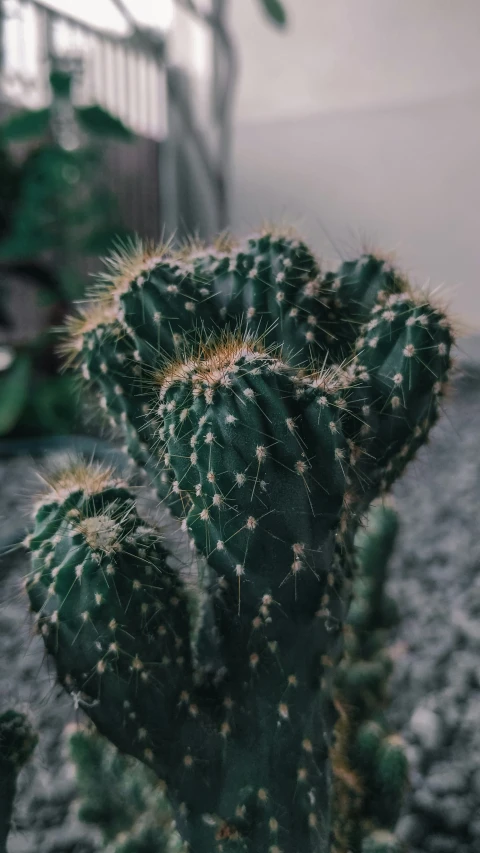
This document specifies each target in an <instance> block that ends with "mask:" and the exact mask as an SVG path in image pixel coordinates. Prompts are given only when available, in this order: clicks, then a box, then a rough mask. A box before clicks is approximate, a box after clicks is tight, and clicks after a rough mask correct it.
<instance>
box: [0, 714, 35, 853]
mask: <svg viewBox="0 0 480 853" xmlns="http://www.w3.org/2000/svg"><path fill="white" fill-rule="evenodd" d="M37 740H38V738H37V735H36V733H35V732H34V731H33V729H32V727H31V725H30V723H29V721H28V719H27V717H26V716H25V714H21V713H19V712H18V711H14V710H8V711H4V712H3V713H2V714H0V853H6V850H7V837H8V833H9V831H10V826H11V822H12V810H13V803H14V799H15V792H16V788H17V776H18V774H19V772H20V770H21V769H22V767H23V765H24V764H26V763H27V761H28V760H29V758H30V757H31V755H32V753H33V751H34V749H35V747H36V745H37Z"/></svg>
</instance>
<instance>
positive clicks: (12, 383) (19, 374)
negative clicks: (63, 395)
mask: <svg viewBox="0 0 480 853" xmlns="http://www.w3.org/2000/svg"><path fill="white" fill-rule="evenodd" d="M31 372H32V362H31V360H30V358H29V357H28V356H27V355H19V356H17V358H16V359H15V361H14V362H13V365H12V367H11V368H10V369H9V370H7V371H6V372H5V373H3V374H2V373H0V435H6V434H7V433H9V432H10V430H11V429H13V427H14V426H15V424H16V423H17V421H18V419H19V417H20V415H21V414H22V410H23V407H24V406H25V403H26V402H27V400H28V392H29V386H30V375H31Z"/></svg>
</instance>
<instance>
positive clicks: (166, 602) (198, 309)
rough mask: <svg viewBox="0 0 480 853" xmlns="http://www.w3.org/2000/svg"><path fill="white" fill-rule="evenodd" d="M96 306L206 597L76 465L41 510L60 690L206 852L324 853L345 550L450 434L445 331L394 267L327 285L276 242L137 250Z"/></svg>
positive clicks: (131, 501)
mask: <svg viewBox="0 0 480 853" xmlns="http://www.w3.org/2000/svg"><path fill="white" fill-rule="evenodd" d="M93 297H94V302H93V305H92V306H91V307H89V308H86V309H85V310H84V311H83V312H82V316H81V317H80V319H78V320H75V321H72V323H71V325H70V339H69V341H68V342H67V344H66V347H65V348H66V349H67V351H68V355H69V358H70V360H71V362H72V363H73V364H75V365H76V366H77V368H79V369H80V371H81V372H82V373H83V376H84V377H85V378H86V379H87V380H88V379H90V380H91V381H92V383H93V385H94V388H95V389H96V391H97V393H99V396H100V404H101V406H102V407H103V408H104V409H106V410H107V411H108V412H109V413H110V416H111V417H112V419H113V422H114V423H115V424H118V425H119V426H120V427H121V429H122V430H123V433H124V435H125V441H126V446H127V449H128V451H129V452H130V454H131V455H132V458H133V459H134V461H136V462H137V463H138V464H140V465H142V466H143V467H144V468H145V469H146V471H147V473H149V474H150V475H151V478H152V482H153V483H154V485H155V487H156V489H157V492H158V493H159V495H160V496H161V497H162V498H164V500H165V503H166V505H168V506H169V508H170V509H171V510H172V512H173V513H174V514H175V515H176V516H177V517H179V518H180V519H181V520H182V527H183V530H184V532H185V535H186V536H188V537H189V538H190V540H191V543H192V546H193V548H194V550H195V551H196V553H197V554H198V555H199V557H201V558H202V559H203V560H205V561H206V562H207V564H208V588H207V591H206V599H204V604H205V602H206V606H203V605H202V606H200V607H199V606H198V602H197V604H195V605H194V603H193V602H192V600H191V598H190V597H189V594H188V593H187V589H186V587H185V584H184V582H183V580H182V577H181V574H180V573H179V572H178V571H177V570H176V569H173V568H172V567H171V562H170V560H169V553H168V551H167V549H166V547H165V545H164V544H162V536H161V533H160V532H159V531H158V530H156V529H155V528H154V527H153V526H152V525H150V524H148V523H146V522H145V521H143V520H142V519H141V518H140V516H139V515H138V512H137V509H136V506H135V498H134V493H133V492H132V491H131V489H129V487H128V484H126V483H124V482H122V481H120V480H119V479H118V477H116V475H115V474H114V472H113V471H110V470H101V469H98V468H96V467H95V466H92V465H87V466H82V465H80V464H73V465H72V466H71V467H70V468H69V469H66V470H65V471H63V472H61V473H60V474H58V475H56V476H55V477H53V479H52V480H51V482H50V484H49V485H48V487H47V488H46V491H45V493H44V494H43V496H42V497H41V498H40V499H39V502H38V503H37V505H36V510H35V530H34V533H33V535H32V537H31V541H30V547H31V549H32V551H33V570H32V574H31V576H30V577H29V579H28V582H27V590H28V594H29V597H30V601H31V605H32V608H33V610H34V611H36V612H37V614H38V625H39V630H40V632H41V634H42V636H43V638H44V641H45V643H46V646H47V649H48V650H49V651H50V653H51V654H52V655H53V656H54V658H55V660H56V664H57V671H58V676H59V679H60V681H61V682H62V683H63V684H64V686H65V687H66V689H67V690H69V691H70V692H71V693H73V694H74V696H75V697H76V701H78V702H79V703H80V705H81V707H82V708H83V709H84V710H85V711H86V713H87V714H88V715H89V716H90V717H91V719H92V720H93V722H94V723H95V724H96V726H97V727H98V729H99V731H100V732H102V733H103V734H104V735H105V736H106V737H107V738H108V739H109V740H110V741H111V742H112V743H113V744H115V745H116V746H117V747H118V748H119V749H120V750H122V751H123V752H125V753H127V754H129V755H132V756H135V757H136V758H138V759H140V760H141V761H143V762H144V763H145V764H147V765H148V766H149V767H150V768H151V769H152V770H153V771H154V772H155V773H156V774H157V776H158V777H159V778H160V779H161V780H163V782H164V784H165V790H166V793H167V796H168V798H169V801H170V803H171V805H172V807H173V810H174V814H175V821H176V826H177V828H178V830H179V832H180V834H181V836H182V838H183V840H184V842H185V844H186V849H188V850H189V851H191V853H207V851H208V853H214V852H215V851H218V853H230V851H232V853H233V851H235V853H265V851H268V853H326V851H329V850H330V849H331V846H332V844H333V843H335V838H334V826H335V809H337V807H338V804H337V803H335V800H333V804H332V796H333V795H334V791H332V770H331V764H330V759H329V752H330V749H331V747H332V743H333V731H334V726H335V723H336V722H337V720H338V718H339V716H340V720H339V725H340V724H341V718H342V713H343V709H342V706H341V703H339V702H338V701H336V700H335V702H334V688H333V683H334V678H335V673H336V672H338V671H339V669H338V667H339V663H340V660H341V657H342V653H343V646H344V631H343V625H344V622H345V618H346V615H347V612H348V607H349V604H350V600H351V596H352V584H353V583H354V577H355V569H354V559H353V553H354V547H353V542H354V537H355V533H356V530H357V528H358V525H359V523H360V522H361V520H362V518H363V516H364V513H365V511H366V510H367V508H368V506H369V504H370V502H371V501H372V499H373V498H375V497H377V496H378V495H380V494H382V493H383V492H384V491H385V490H386V489H388V488H389V486H390V485H391V483H392V482H393V481H394V479H395V478H396V477H397V476H398V475H399V474H400V473H401V471H402V470H403V467H404V465H405V464H406V462H407V461H408V460H409V459H410V458H411V457H412V456H413V455H414V453H415V451H416V449H417V448H418V447H419V446H420V444H422V443H423V442H424V441H425V440H426V438H427V435H428V431H429V429H430V427H431V425H432V424H433V423H434V421H435V419H436V417H437V412H438V398H439V397H440V396H441V394H442V390H443V384H444V382H445V380H446V378H447V373H448V369H449V365H450V356H449V353H450V347H451V344H452V341H453V337H452V332H451V329H450V327H449V325H448V322H447V320H446V319H445V316H444V315H443V314H442V312H441V311H439V310H436V309H434V308H433V307H431V306H429V305H428V304H425V303H424V302H423V300H422V299H421V298H420V297H418V296H417V295H415V293H413V292H412V290H411V289H410V287H409V286H408V283H407V282H406V281H405V280H404V279H403V278H402V277H401V276H400V275H399V274H398V273H396V272H395V270H394V269H393V268H392V267H391V265H389V264H388V263H387V262H386V261H384V260H381V259H377V258H376V257H374V256H364V257H362V258H361V259H359V260H358V261H355V262H348V263H344V264H343V265H342V266H341V267H340V269H339V270H338V271H337V272H326V273H324V274H323V273H322V272H321V269H320V264H319V262H318V261H317V260H316V258H315V256H314V255H313V254H312V253H311V252H310V250H309V249H308V247H307V246H306V245H305V244H304V243H303V242H302V241H301V240H299V239H298V238H297V237H296V236H295V235H293V234H292V233H290V232H288V231H287V232H281V231H278V230H270V231H269V230H264V231H262V232H261V233H260V234H258V235H256V236H254V237H251V238H249V239H248V240H246V241H245V242H243V243H241V244H239V243H236V242H235V241H234V240H233V239H231V238H229V237H228V236H226V235H223V236H222V237H221V238H219V240H218V241H217V243H216V244H215V245H213V246H212V247H206V246H200V245H198V244H196V243H195V244H191V245H190V246H189V247H186V248H185V249H183V250H182V251H181V252H179V253H175V252H174V251H173V250H172V249H171V248H170V247H163V248H161V249H152V250H151V251H143V250H142V249H141V247H140V248H138V249H137V250H136V251H135V252H134V254H133V255H132V256H131V257H127V256H125V257H117V258H116V259H114V261H113V262H112V264H111V266H110V270H109V273H108V275H107V276H106V277H105V278H104V280H103V281H102V282H101V283H100V284H99V285H98V287H97V289H96V291H95V292H94V294H93ZM367 586H368V584H367ZM369 589H370V588H369ZM364 605H365V602H364V601H363V602H362V603H361V604H360V605H359V607H360V608H361V607H362V606H364ZM387 610H388V608H387ZM194 612H195V614H196V615H195V616H194ZM198 614H200V624H199V623H198ZM358 618H363V617H362V616H361V614H360V615H359V617H358ZM202 620H203V621H202ZM347 640H348V634H347ZM385 666H386V664H385V660H384V659H383V658H382V657H381V655H379V656H378V657H377V659H373V660H370V659H368V660H367V662H366V663H365V662H363V661H362V662H361V665H360V666H359V667H357V669H355V667H352V669H351V671H350V672H349V674H348V677H347V681H348V683H349V685H350V687H349V689H351V690H352V691H353V693H354V694H355V695H362V696H363V695H369V693H371V692H372V691H373V694H375V690H376V689H377V687H376V686H377V685H378V683H379V682H381V681H382V679H384V677H385ZM374 722H376V721H374ZM377 735H379V733H378V731H377V729H375V727H373V729H372V730H371V731H370V730H368V731H365V732H364V737H363V740H364V742H362V743H363V746H362V750H363V752H362V755H363V757H361V756H360V753H359V758H358V760H359V762H361V761H364V762H367V764H368V760H369V758H368V756H369V754H370V752H371V750H372V749H373V751H374V752H375V754H376V748H375V738H376V737H377ZM383 747H384V748H383ZM362 750H361V751H362ZM382 750H383V751H382ZM382 750H381V752H382V754H381V755H380V753H379V759H378V761H379V765H378V772H379V774H380V776H379V778H380V777H381V779H382V780H383V782H385V784H386V783H387V782H388V784H389V785H390V786H391V785H392V784H393V785H394V787H393V788H390V789H389V790H390V793H389V796H390V799H392V798H393V799H395V797H396V796H397V788H398V787H399V786H397V787H395V775H394V774H393V773H392V768H393V769H395V768H396V767H397V764H398V762H396V752H395V750H396V742H395V740H394V739H393V740H392V738H391V737H390V739H389V740H388V738H387V741H386V742H385V744H383V741H382ZM375 760H376V759H375ZM401 772H402V771H401V768H400V770H399V773H400V775H401ZM383 782H382V784H383ZM393 808H394V809H395V806H394V807H393ZM332 809H333V812H332ZM332 815H333V823H332ZM390 824H391V815H390V816H389V817H388V816H385V821H384V822H383V823H380V824H378V823H375V822H374V823H373V824H372V825H366V827H363V826H362V832H363V833H364V835H365V844H367V836H368V838H369V840H368V844H370V847H368V853H370V850H372V851H373V850H375V853H377V848H376V847H372V845H374V844H377V847H378V851H381V850H383V849H385V850H390V849H392V850H393V849H394V848H393V847H391V848H389V847H388V844H389V843H390V841H389V840H388V837H387V836H388V833H387V828H389V827H390ZM364 830H365V831H364ZM375 833H376V835H375ZM362 837H363V836H362ZM372 839H373V840H372ZM360 841H362V839H359V842H360ZM382 844H383V847H381V846H378V845H382ZM339 849H341V848H339ZM366 850H367V848H365V850H362V851H361V853H365V851H366ZM341 853H344V851H343V849H342V850H341ZM345 853H346V850H345Z"/></svg>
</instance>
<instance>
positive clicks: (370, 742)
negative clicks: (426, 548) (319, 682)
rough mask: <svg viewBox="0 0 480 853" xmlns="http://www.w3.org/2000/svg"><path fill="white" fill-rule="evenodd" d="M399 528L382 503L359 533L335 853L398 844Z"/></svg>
mask: <svg viewBox="0 0 480 853" xmlns="http://www.w3.org/2000/svg"><path fill="white" fill-rule="evenodd" d="M397 529H398V519H397V515H396V513H395V511H394V509H393V508H392V507H390V506H388V505H380V506H377V507H375V508H374V509H372V510H371V511H370V515H369V518H368V521H367V526H366V530H365V531H363V530H362V531H360V532H359V534H358V535H357V538H356V553H357V554H358V571H357V573H356V576H355V580H354V584H353V599H352V604H351V607H350V610H349V613H348V617H347V620H346V624H345V626H344V630H345V654H344V657H343V659H342V661H341V663H340V666H339V667H338V669H337V672H336V677H335V689H334V695H335V704H336V707H337V710H338V711H339V714H340V719H339V722H338V725H337V728H336V732H335V735H336V740H335V745H334V747H333V749H332V751H331V758H332V765H333V773H334V780H335V781H334V792H335V793H334V802H335V804H336V808H335V818H334V836H335V843H334V845H333V848H332V853H345V851H347V850H348V851H351V853H365V850H368V851H372V853H382V851H384V850H385V851H390V850H391V851H393V853H395V851H396V850H397V847H398V845H399V842H398V840H396V839H395V837H394V836H393V834H392V832H391V830H393V829H394V827H395V824H396V822H397V820H398V817H399V814H400V808H401V805H402V799H403V794H404V791H405V789H406V786H407V784H408V767H407V758H406V754H405V751H404V744H403V741H402V739H401V738H400V737H399V736H398V735H396V734H393V733H390V732H389V731H388V726H387V722H386V718H385V710H386V707H387V704H388V698H389V697H388V689H387V688H388V677H389V675H390V672H391V669H392V661H391V658H390V657H389V656H388V654H386V652H385V640H386V637H387V632H388V630H389V629H390V628H391V627H393V626H394V625H395V624H396V622H397V621H398V613H397V609H396V605H395V602H394V601H393V600H392V599H391V598H389V596H388V595H386V593H385V582H386V577H387V575H386V569H387V566H388V561H389V558H390V555H391V552H392V549H393V546H394V543H395V539H396V536H397ZM389 837H390V840H389ZM367 839H369V840H368V842H367ZM362 844H363V846H362ZM375 844H377V846H375ZM389 844H390V845H391V846H388V845H389ZM382 845H383V846H382ZM395 845H397V846H395Z"/></svg>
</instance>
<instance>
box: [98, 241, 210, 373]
mask: <svg viewBox="0 0 480 853" xmlns="http://www.w3.org/2000/svg"><path fill="white" fill-rule="evenodd" d="M204 256H205V252H204V251H202V250H201V249H199V248H198V247H195V246H191V247H187V248H185V249H184V250H182V251H181V252H179V253H177V254H176V255H174V254H173V253H171V252H168V251H165V250H155V249H153V250H151V251H148V250H147V251H145V252H142V253H141V257H139V258H138V259H137V260H136V261H135V262H134V263H132V260H131V259H130V258H128V256H126V257H123V258H120V259H119V260H118V261H117V264H116V270H115V273H114V274H113V275H111V276H109V279H108V283H107V287H106V290H105V289H104V293H103V297H102V298H105V296H107V297H108V298H109V299H111V300H112V302H113V304H114V306H115V309H116V313H117V316H118V318H119V320H120V322H121V323H122V325H123V326H124V327H125V329H126V331H127V332H128V333H129V334H130V335H131V337H132V339H133V340H134V341H135V346H136V349H137V351H138V353H139V355H140V358H141V360H142V361H143V362H144V363H145V364H146V365H148V366H150V367H155V366H156V364H157V362H158V358H159V355H160V354H162V355H163V356H169V355H172V354H173V353H175V352H176V351H177V349H178V347H179V346H180V345H181V343H182V339H183V338H184V336H185V335H188V334H189V333H192V332H194V331H195V330H196V329H199V328H200V329H201V328H203V327H205V326H209V327H211V326H212V324H213V326H217V327H218V326H219V325H220V324H221V315H220V305H219V303H218V300H217V297H216V294H215V292H214V276H213V275H212V274H210V273H209V272H208V271H207V270H206V268H205V264H204ZM101 289H102V288H101V287H100V290H101ZM96 292H97V296H98V289H97V291H96Z"/></svg>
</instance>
